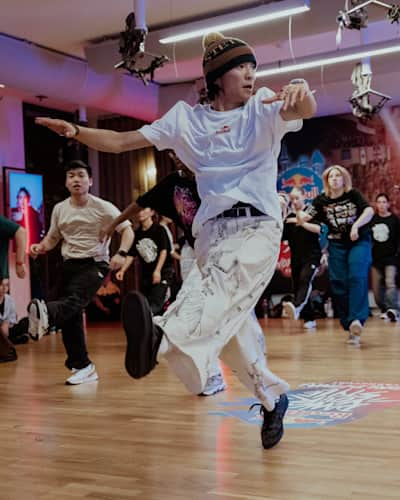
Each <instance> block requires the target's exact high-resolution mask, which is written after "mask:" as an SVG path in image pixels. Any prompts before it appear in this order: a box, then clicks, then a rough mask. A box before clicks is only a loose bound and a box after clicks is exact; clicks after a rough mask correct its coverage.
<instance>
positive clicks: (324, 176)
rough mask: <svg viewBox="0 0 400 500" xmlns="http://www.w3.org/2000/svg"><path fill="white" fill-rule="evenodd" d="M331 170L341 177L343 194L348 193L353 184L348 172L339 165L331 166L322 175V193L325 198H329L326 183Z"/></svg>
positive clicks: (327, 184) (328, 189)
mask: <svg viewBox="0 0 400 500" xmlns="http://www.w3.org/2000/svg"><path fill="white" fill-rule="evenodd" d="M332 170H337V171H338V172H339V173H340V175H341V176H342V177H343V190H344V192H345V193H348V192H349V191H350V190H351V189H352V188H353V183H352V181H351V175H350V173H349V171H348V170H347V169H346V168H344V167H342V166H341V165H331V166H330V167H328V168H327V169H325V170H324V172H323V174H322V183H323V185H324V192H325V194H326V195H327V196H330V188H329V183H328V177H329V174H330V173H331V172H332Z"/></svg>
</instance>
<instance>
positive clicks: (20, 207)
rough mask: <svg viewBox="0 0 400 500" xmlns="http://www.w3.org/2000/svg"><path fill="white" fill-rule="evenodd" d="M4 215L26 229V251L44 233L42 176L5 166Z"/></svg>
mask: <svg viewBox="0 0 400 500" xmlns="http://www.w3.org/2000/svg"><path fill="white" fill-rule="evenodd" d="M4 172H5V182H4V188H5V196H4V199H5V204H6V211H5V212H6V215H7V217H8V218H9V219H11V220H13V221H14V222H16V223H17V224H19V225H20V226H22V227H24V228H25V229H26V233H27V235H26V236H27V242H26V247H27V252H29V248H30V246H31V245H32V243H38V242H39V241H40V240H41V239H42V238H43V236H44V233H45V219H44V206H43V177H42V175H40V174H31V173H28V172H25V171H24V170H17V169H11V168H5V169H4Z"/></svg>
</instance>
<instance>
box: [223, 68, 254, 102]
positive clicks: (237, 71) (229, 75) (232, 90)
mask: <svg viewBox="0 0 400 500" xmlns="http://www.w3.org/2000/svg"><path fill="white" fill-rule="evenodd" d="M255 81H256V67H255V66H254V64H253V63H250V62H246V63H243V64H239V65H238V66H235V67H234V68H232V69H231V70H229V71H227V72H226V73H225V74H224V75H222V76H221V77H220V78H218V80H217V82H216V83H217V84H218V86H219V87H220V89H221V92H222V94H223V95H224V96H225V97H226V98H227V99H229V100H230V101H234V102H237V103H238V104H243V103H246V102H247V101H248V100H249V99H250V97H251V96H252V94H253V90H254V84H255Z"/></svg>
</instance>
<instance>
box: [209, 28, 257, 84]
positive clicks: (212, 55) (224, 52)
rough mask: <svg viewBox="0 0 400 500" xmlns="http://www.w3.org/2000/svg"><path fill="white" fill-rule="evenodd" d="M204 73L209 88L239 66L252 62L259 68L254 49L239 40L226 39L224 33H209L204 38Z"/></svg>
mask: <svg viewBox="0 0 400 500" xmlns="http://www.w3.org/2000/svg"><path fill="white" fill-rule="evenodd" d="M203 49H204V55H203V72H204V77H205V79H206V83H207V87H209V86H210V85H211V84H212V83H214V82H215V80H216V79H217V78H219V77H220V76H222V75H223V74H225V73H226V72H227V71H229V70H231V69H232V68H234V67H235V66H238V65H239V64H242V63H246V62H251V63H253V64H254V65H255V66H257V61H256V56H255V54H254V51H253V49H252V48H251V47H250V46H249V45H247V43H246V42H243V41H242V40H239V39H237V38H225V37H224V35H222V33H218V32H215V33H208V34H207V35H205V36H204V38H203Z"/></svg>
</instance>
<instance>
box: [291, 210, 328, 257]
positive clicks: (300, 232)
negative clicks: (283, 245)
mask: <svg viewBox="0 0 400 500" xmlns="http://www.w3.org/2000/svg"><path fill="white" fill-rule="evenodd" d="M289 218H296V214H295V213H290V214H289V215H288V216H287V219H289ZM282 240H287V242H288V243H289V247H290V255H291V262H292V265H299V264H301V263H303V262H313V263H315V264H319V261H320V260H321V247H320V244H319V235H318V234H317V233H312V232H311V231H307V229H304V228H303V227H301V226H298V225H296V224H295V223H291V222H286V221H285V223H284V226H283V234H282Z"/></svg>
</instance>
